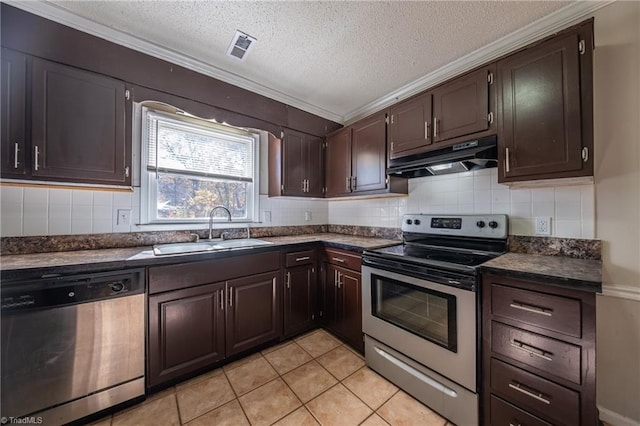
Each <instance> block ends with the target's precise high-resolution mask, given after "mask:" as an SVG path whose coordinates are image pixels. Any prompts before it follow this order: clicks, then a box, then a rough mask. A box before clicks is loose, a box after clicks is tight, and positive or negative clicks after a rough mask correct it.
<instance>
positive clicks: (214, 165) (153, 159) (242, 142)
mask: <svg viewBox="0 0 640 426" xmlns="http://www.w3.org/2000/svg"><path fill="white" fill-rule="evenodd" d="M146 125H147V141H146V145H147V155H148V157H147V158H148V162H147V169H148V170H152V171H153V170H155V171H157V172H168V173H179V174H186V175H193V176H206V177H211V178H219V179H228V180H236V181H244V182H253V179H254V176H253V171H254V164H253V161H254V152H253V150H254V139H253V137H252V136H251V135H249V134H248V133H247V134H243V133H242V132H241V131H239V130H235V129H229V130H228V131H227V129H225V128H223V127H222V126H220V128H217V127H216V126H215V125H213V124H212V125H211V126H208V125H203V124H197V123H196V120H192V119H189V118H186V117H185V120H181V119H180V117H172V116H169V115H165V114H163V113H157V112H149V113H148V114H147V123H146Z"/></svg>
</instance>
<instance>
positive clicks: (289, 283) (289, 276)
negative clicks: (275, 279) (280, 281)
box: [287, 272, 291, 288]
mask: <svg viewBox="0 0 640 426" xmlns="http://www.w3.org/2000/svg"><path fill="white" fill-rule="evenodd" d="M287 288H291V272H287Z"/></svg>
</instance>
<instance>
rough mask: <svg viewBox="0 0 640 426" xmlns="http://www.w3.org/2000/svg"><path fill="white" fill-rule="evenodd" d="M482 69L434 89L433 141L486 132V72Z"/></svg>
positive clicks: (489, 70) (487, 122) (487, 102)
mask: <svg viewBox="0 0 640 426" xmlns="http://www.w3.org/2000/svg"><path fill="white" fill-rule="evenodd" d="M490 72H491V67H487V68H482V69H480V70H478V71H474V72H472V73H470V74H467V75H464V76H462V77H458V78H456V79H455V80H453V81H451V82H449V83H446V84H444V85H442V86H440V87H438V88H436V89H434V90H433V140H434V141H435V142H440V141H445V140H448V139H453V138H456V137H459V136H465V135H471V134H473V133H477V132H482V131H484V130H487V129H489V120H488V116H489V77H488V76H489V73H490Z"/></svg>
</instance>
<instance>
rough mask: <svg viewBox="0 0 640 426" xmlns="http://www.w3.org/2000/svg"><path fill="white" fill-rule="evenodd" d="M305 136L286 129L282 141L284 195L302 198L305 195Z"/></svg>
mask: <svg viewBox="0 0 640 426" xmlns="http://www.w3.org/2000/svg"><path fill="white" fill-rule="evenodd" d="M304 145H305V140H304V135H303V134H302V133H300V132H296V131H295V130H290V129H285V130H284V138H283V140H282V175H283V179H282V180H283V183H284V190H283V191H282V195H292V196H302V195H305V194H304V175H305V174H306V170H305V164H306V160H307V159H306V158H305V153H306V150H305V146H304Z"/></svg>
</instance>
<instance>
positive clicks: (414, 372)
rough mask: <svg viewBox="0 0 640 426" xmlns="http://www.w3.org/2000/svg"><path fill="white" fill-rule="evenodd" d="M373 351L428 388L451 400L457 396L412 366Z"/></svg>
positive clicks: (380, 352) (383, 353) (378, 349)
mask: <svg viewBox="0 0 640 426" xmlns="http://www.w3.org/2000/svg"><path fill="white" fill-rule="evenodd" d="M373 349H374V350H375V351H376V352H377V353H378V355H380V356H381V357H383V358H384V359H386V360H387V361H389V362H390V363H392V364H393V365H395V366H396V367H398V368H400V369H402V370H404V371H405V372H407V373H409V374H411V375H412V376H414V377H416V378H418V379H420V380H422V381H423V382H425V383H426V384H428V385H429V386H431V387H433V388H435V389H437V390H439V391H440V392H442V393H444V394H445V395H448V396H450V397H452V398H455V397H457V396H458V393H457V392H456V391H454V390H453V389H451V388H448V387H447V386H445V385H443V384H442V383H440V382H438V381H437V380H434V379H432V378H431V377H429V376H427V375H426V374H424V373H422V372H420V371H418V370H416V369H415V368H413V367H412V366H410V365H407V364H405V363H404V362H402V361H400V360H399V359H397V358H396V357H394V356H393V355H391V354H388V353H386V352H385V351H383V350H382V349H380V348H379V347H377V346H374V347H373Z"/></svg>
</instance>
